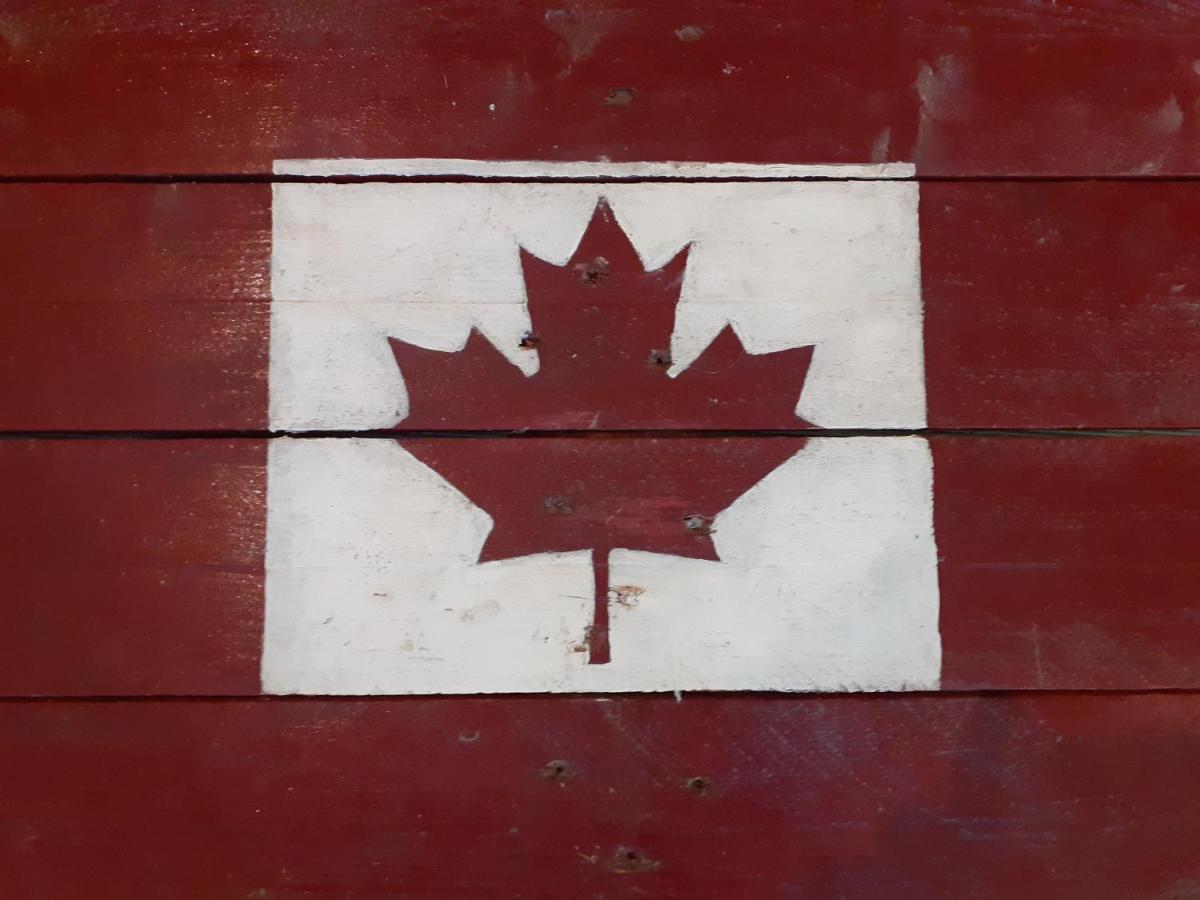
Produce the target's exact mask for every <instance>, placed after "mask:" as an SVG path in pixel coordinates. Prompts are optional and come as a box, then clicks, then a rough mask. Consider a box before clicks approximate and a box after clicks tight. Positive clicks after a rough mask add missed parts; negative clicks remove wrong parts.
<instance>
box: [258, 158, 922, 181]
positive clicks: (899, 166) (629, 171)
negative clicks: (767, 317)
mask: <svg viewBox="0 0 1200 900" xmlns="http://www.w3.org/2000/svg"><path fill="white" fill-rule="evenodd" d="M274 172H275V174H276V175H301V176H318V177H338V176H346V177H370V176H373V175H382V176H398V177H403V178H429V177H434V178H453V177H468V178H549V179H554V178H563V179H570V178H680V179H700V180H704V179H720V178H746V179H751V180H761V181H774V180H780V179H794V178H873V179H900V178H912V177H913V176H914V175H915V174H916V166H915V165H914V164H913V163H905V162H890V163H863V164H845V165H841V164H828V165H798V164H792V163H711V162H582V161H580V162H542V161H522V160H474V159H278V160H276V161H275V164H274Z"/></svg>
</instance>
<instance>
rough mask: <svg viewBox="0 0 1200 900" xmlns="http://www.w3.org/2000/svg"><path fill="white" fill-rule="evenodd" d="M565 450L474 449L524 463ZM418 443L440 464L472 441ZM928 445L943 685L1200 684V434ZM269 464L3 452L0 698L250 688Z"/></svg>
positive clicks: (147, 452) (648, 474) (203, 447)
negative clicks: (1199, 483)
mask: <svg viewBox="0 0 1200 900" xmlns="http://www.w3.org/2000/svg"><path fill="white" fill-rule="evenodd" d="M564 440H567V439H564V438H524V439H502V438H496V439H480V440H474V441H470V443H471V444H472V447H475V446H476V445H478V448H479V449H488V448H489V446H490V449H489V450H488V452H489V454H490V455H491V457H492V458H493V460H503V463H502V464H500V463H494V464H495V465H496V466H497V467H498V468H499V469H500V470H502V471H518V470H521V469H522V468H523V467H522V465H521V462H520V458H521V453H522V450H521V448H523V447H536V446H537V445H539V444H541V445H543V446H546V445H549V444H561V442H563V441H564ZM570 440H572V441H573V442H574V443H575V444H576V445H579V444H580V443H586V444H587V445H588V446H589V447H591V445H592V444H595V445H596V447H599V446H600V445H601V444H605V445H608V446H610V447H611V446H612V444H613V443H614V441H616V440H621V439H612V438H609V439H605V438H590V439H587V438H575V439H570ZM677 440H678V447H679V453H678V457H677V459H678V462H673V461H672V457H671V456H670V454H669V453H667V452H666V450H665V449H664V450H663V453H662V455H661V456H660V458H659V462H658V463H657V464H656V465H657V468H654V469H650V468H648V467H644V468H646V471H645V472H644V473H643V475H642V478H641V481H640V482H639V483H638V484H637V485H636V486H635V487H636V489H637V490H638V491H641V492H643V493H644V494H646V495H648V496H657V495H655V494H654V491H655V490H658V491H660V492H661V493H662V498H663V502H666V501H668V500H669V499H670V497H671V496H672V495H673V494H672V492H673V491H676V490H677V489H676V488H674V487H671V488H665V487H663V482H662V480H661V479H659V478H657V477H656V476H655V474H654V472H656V471H662V472H666V473H670V472H672V471H674V472H676V473H677V472H678V470H679V469H680V468H684V467H683V465H682V463H683V462H684V461H685V460H687V459H690V458H692V456H694V455H695V454H696V453H698V452H699V449H698V448H697V447H696V446H695V444H696V441H695V440H694V439H682V438H681V439H677ZM779 440H788V439H778V438H776V439H772V438H738V439H730V440H729V441H715V442H713V444H711V445H709V451H710V452H711V453H714V454H720V453H724V452H725V451H724V450H722V449H721V447H722V446H724V445H725V444H729V443H731V442H732V443H738V444H740V443H742V442H745V444H746V445H749V444H757V445H758V446H764V447H765V443H766V442H768V441H779ZM880 440H888V438H880ZM422 442H423V443H424V445H426V447H427V449H426V450H421V451H420V452H422V453H428V454H433V455H434V456H435V457H437V458H438V460H440V461H441V462H443V463H445V462H447V461H450V462H453V459H452V457H453V456H454V454H455V450H454V448H455V447H456V446H464V445H465V444H466V443H467V441H466V440H446V439H437V438H429V439H411V438H410V439H408V443H409V446H410V447H416V446H417V445H418V444H421V443H422ZM931 443H932V446H933V454H934V492H935V506H934V515H935V526H936V529H937V542H938V550H939V556H940V559H941V563H940V567H939V580H940V584H941V592H942V608H941V610H942V611H941V622H940V629H941V633H942V640H943V686H944V687H946V688H949V689H976V688H982V689H992V688H1050V689H1061V688H1084V689H1100V688H1111V689H1143V688H1166V687H1169V688H1195V687H1197V686H1198V685H1200V661H1198V660H1197V655H1196V649H1195V648H1196V647H1197V646H1198V645H1200V563H1198V562H1197V558H1196V550H1195V535H1196V534H1198V533H1200V492H1198V491H1196V490H1195V488H1194V487H1193V485H1194V481H1195V472H1196V471H1197V468H1198V467H1200V441H1196V440H1195V439H1193V438H1188V437H1173V438H1167V437H1139V438H1085V437H1074V438H1058V439H1054V438H1037V437H1012V438H935V439H934V440H933V441H932V442H931ZM595 449H596V448H595V447H592V450H591V451H589V452H592V451H595ZM544 452H549V451H544ZM613 452H614V453H616V452H619V451H617V450H613ZM730 452H731V453H732V456H730V457H729V461H730V463H731V464H736V461H737V459H738V458H740V456H739V454H740V453H741V452H742V451H741V450H740V449H737V448H734V450H731V451H730ZM634 455H635V456H637V455H638V454H634ZM472 458H473V457H471V456H463V457H462V459H461V460H460V462H462V463H464V464H465V463H469V462H470V460H471V459H472ZM639 458H643V457H639ZM264 464H265V453H264V447H263V442H261V441H213V440H206V439H192V440H181V441H162V440H154V441H149V440H141V441H135V440H115V439H114V440H70V441H50V440H26V441H15V440H9V441H5V442H0V472H2V473H3V478H2V479H0V509H2V510H4V515H3V516H2V517H0V583H3V584H4V585H5V597H6V598H13V599H10V600H9V601H8V602H6V603H5V604H3V605H0V609H2V610H3V616H4V619H3V623H2V625H3V627H2V628H0V693H2V694H4V695H8V696H26V695H75V696H79V695H137V694H254V693H257V692H258V690H259V682H258V667H259V652H260V643H261V627H262V539H263V532H264V518H265V514H264V507H263V504H264V493H263V488H264V480H265V473H264ZM614 490H616V487H615V486H614ZM530 497H531V498H532V499H531V501H530V502H531V503H535V502H541V499H542V498H541V497H540V495H538V494H537V493H536V491H531V492H530ZM656 502H658V501H656ZM541 512H544V510H542V511H541Z"/></svg>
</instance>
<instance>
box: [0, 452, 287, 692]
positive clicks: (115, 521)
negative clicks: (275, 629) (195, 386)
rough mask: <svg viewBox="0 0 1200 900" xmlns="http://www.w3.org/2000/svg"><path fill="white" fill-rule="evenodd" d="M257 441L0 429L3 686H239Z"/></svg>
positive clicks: (253, 606) (256, 619)
mask: <svg viewBox="0 0 1200 900" xmlns="http://www.w3.org/2000/svg"><path fill="white" fill-rule="evenodd" d="M265 463H266V448H265V447H264V446H263V444H262V442H260V441H207V440H201V441H165V442H164V441H156V442H147V441H128V440H126V441H121V440H112V441H62V442H57V441H51V442H47V441H11V440H10V441H4V442H2V443H0V496H2V498H3V499H2V500H0V508H3V509H4V511H5V512H4V515H3V516H0V584H3V603H0V615H2V616H3V626H4V627H3V629H0V630H2V631H3V632H4V637H3V638H2V639H0V641H2V643H3V647H4V652H3V654H2V655H3V659H0V684H4V685H5V686H6V687H5V693H8V694H15V695H24V694H50V695H58V694H75V695H80V694H82V695H95V694H109V693H112V694H174V693H183V694H225V693H230V694H245V693H255V692H257V690H258V685H259V678H258V659H259V655H260V648H261V645H262V580H263V563H262V552H263V522H264V518H265V514H264V510H263V504H264V502H265V497H264V489H265V486H266V485H265V481H266V478H265V475H266V472H265Z"/></svg>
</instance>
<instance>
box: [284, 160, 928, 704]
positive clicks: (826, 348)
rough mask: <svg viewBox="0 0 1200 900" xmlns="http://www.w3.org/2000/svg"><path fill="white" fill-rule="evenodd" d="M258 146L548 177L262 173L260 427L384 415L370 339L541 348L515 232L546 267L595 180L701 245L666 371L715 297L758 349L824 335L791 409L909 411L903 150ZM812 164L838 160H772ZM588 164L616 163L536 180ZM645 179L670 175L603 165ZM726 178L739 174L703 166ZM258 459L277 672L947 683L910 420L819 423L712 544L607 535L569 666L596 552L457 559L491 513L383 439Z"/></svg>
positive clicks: (562, 255)
mask: <svg viewBox="0 0 1200 900" xmlns="http://www.w3.org/2000/svg"><path fill="white" fill-rule="evenodd" d="M276 171H277V172H280V173H285V174H312V175H339V174H344V175H372V174H390V175H413V176H418V175H423V176H449V175H468V176H480V177H496V178H505V177H529V178H543V179H547V180H544V181H537V182H519V183H517V182H508V183H505V182H501V181H480V182H469V183H461V182H459V183H424V182H400V183H395V182H391V183H382V182H378V183H364V184H333V183H289V184H277V185H275V186H274V188H273V191H274V222H273V230H274V235H273V236H274V249H273V255H272V290H273V304H272V319H271V322H272V334H271V360H270V395H271V425H272V428H274V429H279V430H308V429H313V430H322V429H329V430H353V429H374V428H387V427H390V426H392V425H393V424H395V423H396V422H397V421H398V420H400V419H401V418H403V416H404V415H405V414H406V411H407V403H408V401H407V397H406V395H405V389H404V384H403V381H402V378H401V373H400V372H399V370H398V369H397V366H396V364H395V361H394V359H393V356H392V353H391V350H390V348H389V346H388V343H387V338H388V337H389V336H394V337H397V338H401V339H403V340H406V341H409V342H411V343H415V344H419V345H422V346H426V347H433V348H439V349H443V350H455V349H458V348H460V347H461V346H462V345H463V343H464V342H465V340H466V338H467V335H468V333H469V331H470V329H471V328H472V327H473V326H474V327H478V328H480V329H481V330H482V331H483V332H484V334H485V335H487V336H488V337H489V338H490V339H491V340H492V341H493V342H494V343H495V344H496V346H497V348H498V349H500V351H501V352H502V353H504V354H505V355H506V356H507V357H508V359H509V360H510V361H511V362H512V363H513V364H514V365H517V366H519V367H520V368H522V369H523V370H524V371H525V372H527V373H532V372H534V371H536V369H537V365H538V361H537V354H536V352H529V351H518V350H517V345H518V342H519V339H520V336H521V334H522V333H523V332H525V331H526V330H527V329H528V328H529V327H530V323H529V317H528V313H527V310H526V296H525V286H524V282H523V280H522V273H521V266H520V256H519V248H520V247H525V248H526V249H528V250H529V251H530V252H532V253H534V254H536V255H537V256H539V257H541V258H543V259H546V260H548V261H550V262H552V263H555V264H559V265H562V264H565V263H566V262H567V261H568V260H569V259H570V258H571V256H572V254H573V252H574V250H575V248H576V246H577V244H578V242H579V239H580V237H581V235H582V233H583V231H584V229H585V228H586V226H587V224H588V222H589V220H590V217H591V215H592V212H593V209H594V208H595V205H596V203H597V202H598V201H599V200H600V198H601V197H605V198H607V199H608V201H609V203H610V205H611V206H612V208H613V211H614V213H615V215H616V218H617V220H618V222H619V223H620V225H621V227H622V228H624V229H625V231H626V232H627V233H628V235H629V236H630V239H631V241H632V242H633V244H634V247H635V248H636V250H637V252H638V254H639V256H640V257H641V260H642V262H643V264H644V265H645V266H646V267H647V268H655V267H657V266H660V265H662V264H663V263H665V262H666V261H668V260H669V259H670V258H671V257H673V256H674V255H675V253H676V252H677V251H678V250H679V249H680V248H681V247H683V246H685V245H688V244H690V245H691V251H690V253H689V257H688V267H687V270H686V273H685V276H684V282H683V285H682V289H681V294H680V303H679V308H678V318H677V324H676V332H675V334H674V336H673V341H672V358H673V359H674V361H675V362H674V366H673V369H672V374H678V373H679V372H680V371H682V370H683V369H685V368H686V367H687V365H688V364H689V363H691V362H692V361H693V360H694V359H695V358H696V357H697V355H698V354H699V353H700V352H702V350H703V349H704V347H705V346H706V345H707V344H708V343H709V342H710V341H711V339H712V338H713V337H714V336H715V335H716V334H717V333H718V332H719V331H720V329H721V328H722V327H723V326H724V325H725V324H726V323H727V322H731V323H733V325H734V327H735V328H736V330H737V332H738V334H739V335H740V337H741V339H742V341H743V342H744V343H745V345H746V347H747V348H748V349H749V350H750V351H751V352H755V353H761V352H768V351H771V350H778V349H783V348H787V347H795V346H803V345H808V344H812V345H815V350H814V355H813V362H812V367H811V369H810V372H809V374H808V378H807V382H806V384H805V388H804V391H803V394H802V396H801V397H800V401H799V405H798V408H797V412H798V414H799V415H801V416H802V417H803V418H805V419H807V420H808V421H810V422H813V423H815V424H817V425H819V426H824V427H830V428H839V427H840V428H853V427H865V428H920V427H923V426H924V424H925V389H924V372H923V338H922V308H921V294H920V272H919V240H918V219H917V202H918V185H917V184H916V183H915V182H912V181H904V180H896V179H902V178H905V177H906V176H908V175H911V174H912V173H911V166H908V165H906V164H892V163H889V164H882V165H874V166H852V167H840V166H839V167H829V166H816V167H807V166H753V165H740V164H704V163H579V164H576V163H474V162H470V161H462V160H433V161H431V160H382V161H380V160H308V161H304V160H302V161H285V162H281V163H278V164H277V166H276ZM828 175H834V176H835V177H845V178H848V179H851V180H847V181H798V180H779V179H796V178H803V177H807V176H817V177H824V176H828ZM579 177H587V178H611V179H618V180H616V181H611V182H607V183H580V182H574V181H563V180H557V181H556V180H554V179H561V178H579ZM650 177H653V178H662V179H667V180H660V181H653V182H638V181H620V180H619V179H636V178H650ZM729 177H737V178H744V179H753V180H748V181H738V182H727V181H720V180H717V179H722V178H729ZM856 178H857V179H867V178H869V179H873V180H854V179H856ZM672 179H678V180H672ZM268 475H269V486H268V529H267V576H266V584H267V587H266V591H267V600H266V635H265V645H264V651H263V663H262V676H263V686H264V690H265V691H267V692H272V693H314V694H373V693H401V694H407V693H476V692H541V691H667V690H671V691H695V690H781V691H795V690H904V689H929V688H934V687H936V686H937V684H938V678H939V671H940V642H939V637H938V629H937V617H938V588H937V580H936V571H937V568H936V567H937V562H936V552H935V547H934V537H933V525H932V509H933V505H932V503H933V501H932V462H931V457H930V453H929V448H928V446H927V444H926V443H925V442H924V441H923V440H920V439H917V438H896V437H876V438H853V439H851V438H815V439H813V440H811V441H810V443H809V444H808V445H807V446H806V447H805V449H804V450H803V451H801V452H800V453H798V454H797V455H796V456H794V457H793V458H792V459H791V460H790V461H788V462H787V463H785V464H784V465H783V466H781V467H780V468H779V469H777V470H776V471H775V472H773V473H772V474H770V475H769V476H767V477H766V478H765V479H763V481H761V482H760V483H759V484H758V485H757V486H755V487H754V488H753V489H751V490H750V491H749V492H748V493H747V494H745V495H743V496H742V497H741V498H740V499H739V500H738V501H737V502H735V503H734V504H733V506H731V507H730V508H729V509H728V510H726V511H725V512H723V513H722V514H721V515H720V516H719V517H718V518H717V521H716V523H715V527H716V533H715V535H714V541H715V544H716V548H717V550H718V553H719V555H720V557H721V561H720V562H710V561H704V560H694V559H682V558H678V557H673V556H664V555H657V554H649V553H644V552H636V551H632V550H616V551H614V552H613V553H612V556H611V564H610V573H609V575H610V578H609V581H610V584H611V585H613V586H614V589H615V590H617V591H618V593H619V594H620V596H619V597H616V596H614V599H613V602H611V603H610V607H609V608H610V638H611V646H612V661H611V662H610V663H609V664H606V665H588V662H587V658H588V654H587V652H586V648H585V646H584V638H585V634H586V629H587V627H588V626H589V625H590V624H591V621H592V608H593V598H592V590H593V578H592V570H591V558H590V553H589V552H588V551H581V552H579V553H565V554H539V555H533V556H527V557H522V558H517V559H508V560H501V561H497V562H491V563H486V564H479V563H477V562H476V561H477V560H478V556H479V550H480V547H481V546H482V544H483V542H484V540H485V539H486V537H487V534H488V532H489V530H490V528H491V520H490V518H489V516H488V515H487V514H486V513H484V512H483V511H482V510H480V509H479V508H477V507H476V506H474V505H473V504H472V503H471V502H470V501H469V500H468V499H467V498H466V497H464V496H463V495H461V494H460V493H458V492H457V491H456V490H455V489H454V488H452V487H451V486H450V485H449V484H448V483H447V482H446V481H444V480H443V479H442V478H441V477H440V476H439V475H437V474H436V473H435V472H433V471H432V470H430V469H428V468H427V467H425V466H424V465H422V464H421V463H419V462H418V461H417V460H416V459H415V458H414V457H412V456H411V455H409V454H408V453H407V452H406V451H405V450H403V449H402V448H401V447H400V445H399V444H397V443H395V442H393V441H390V440H385V439H331V438H325V439H319V440H293V439H286V438H282V439H277V440H274V441H272V442H271V448H270V458H269V472H268ZM622 589H623V590H622Z"/></svg>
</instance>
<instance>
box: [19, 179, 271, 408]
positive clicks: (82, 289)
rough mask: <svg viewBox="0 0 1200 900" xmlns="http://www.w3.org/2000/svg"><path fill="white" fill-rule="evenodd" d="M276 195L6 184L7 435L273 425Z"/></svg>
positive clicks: (259, 188)
mask: <svg viewBox="0 0 1200 900" xmlns="http://www.w3.org/2000/svg"><path fill="white" fill-rule="evenodd" d="M270 243H271V212H270V188H269V187H268V186H266V185H238V186H236V187H196V186H190V185H137V186H129V185H50V184H42V185H35V186H31V185H22V186H18V185H6V186H2V187H0V270H3V271H4V273H5V284H4V291H3V295H2V296H0V334H3V335H4V347H3V351H2V352H0V395H3V396H4V403H3V411H0V427H3V428H7V429H59V430H110V429H117V430H120V429H162V428H169V429H179V430H189V429H206V428H236V429H242V428H262V427H265V425H266V406H267V378H266V368H267V350H268V348H267V334H268V322H269V303H270V289H271V284H270V252H271V249H270Z"/></svg>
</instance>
